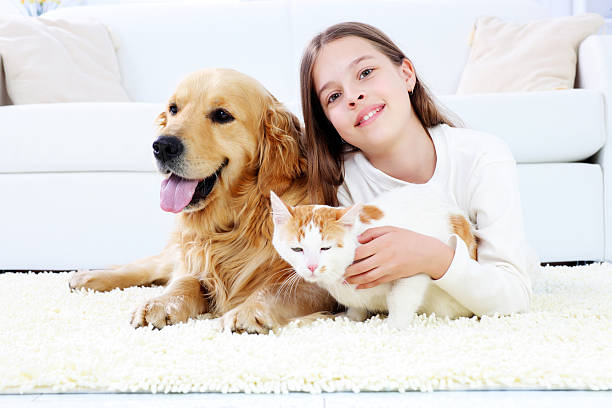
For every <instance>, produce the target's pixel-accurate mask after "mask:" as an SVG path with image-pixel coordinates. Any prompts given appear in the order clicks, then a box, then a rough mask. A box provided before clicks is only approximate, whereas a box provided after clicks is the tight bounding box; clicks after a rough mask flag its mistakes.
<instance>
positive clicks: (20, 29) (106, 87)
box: [0, 15, 129, 104]
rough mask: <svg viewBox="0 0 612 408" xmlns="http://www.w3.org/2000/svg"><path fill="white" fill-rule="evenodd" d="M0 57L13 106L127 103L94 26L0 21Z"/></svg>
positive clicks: (100, 28)
mask: <svg viewBox="0 0 612 408" xmlns="http://www.w3.org/2000/svg"><path fill="white" fill-rule="evenodd" d="M0 54H1V55H2V61H3V63H4V70H5V73H6V87H7V91H8V94H9V96H10V97H11V100H12V101H13V103H14V104H26V103H48V102H126V101H129V97H128V96H127V94H126V92H125V90H124V89H123V87H122V85H121V75H120V73H119V65H118V63H117V56H116V55H115V49H114V48H113V44H112V42H111V38H110V35H109V33H108V30H107V29H106V27H105V26H104V25H103V24H101V23H99V22H95V21H89V20H79V21H73V20H71V21H66V20H51V19H47V18H45V17H40V18H36V17H25V16H14V15H0Z"/></svg>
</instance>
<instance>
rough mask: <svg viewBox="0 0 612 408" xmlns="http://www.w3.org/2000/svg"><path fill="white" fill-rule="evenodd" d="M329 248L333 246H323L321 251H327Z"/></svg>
mask: <svg viewBox="0 0 612 408" xmlns="http://www.w3.org/2000/svg"><path fill="white" fill-rule="evenodd" d="M328 249H331V247H330V246H328V247H323V248H321V251H327V250H328Z"/></svg>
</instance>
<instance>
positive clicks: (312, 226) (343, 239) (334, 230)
mask: <svg viewBox="0 0 612 408" xmlns="http://www.w3.org/2000/svg"><path fill="white" fill-rule="evenodd" d="M270 200H271V203H272V218H273V220H274V236H273V239H272V244H273V245H274V248H276V251H277V252H278V254H279V255H280V256H281V257H282V258H283V259H284V260H285V261H287V262H288V263H289V264H290V265H291V266H292V267H293V269H295V271H296V272H297V273H298V274H299V275H300V276H302V277H303V278H304V279H305V280H307V281H309V282H315V283H327V284H335V283H337V282H338V281H342V280H343V279H344V278H343V275H344V271H345V269H346V267H347V266H349V265H350V264H351V263H352V262H353V259H354V256H355V249H356V248H357V240H356V239H355V234H354V233H352V229H353V227H354V225H355V223H356V222H357V219H358V217H359V213H360V211H361V205H358V204H356V205H353V206H351V207H346V208H344V207H338V208H335V207H328V206H326V205H298V206H295V207H291V206H289V205H287V204H286V203H285V202H283V201H282V200H281V199H280V198H279V197H278V196H277V195H276V194H274V192H272V191H271V192H270Z"/></svg>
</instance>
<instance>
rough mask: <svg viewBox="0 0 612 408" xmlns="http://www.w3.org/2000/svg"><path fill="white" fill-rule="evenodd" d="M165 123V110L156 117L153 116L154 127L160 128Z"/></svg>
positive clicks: (166, 118) (166, 121) (166, 117)
mask: <svg viewBox="0 0 612 408" xmlns="http://www.w3.org/2000/svg"><path fill="white" fill-rule="evenodd" d="M167 124H168V116H167V115H166V111H164V112H162V113H160V114H159V115H157V118H155V127H157V129H158V130H161V129H162V128H164V127H166V125H167Z"/></svg>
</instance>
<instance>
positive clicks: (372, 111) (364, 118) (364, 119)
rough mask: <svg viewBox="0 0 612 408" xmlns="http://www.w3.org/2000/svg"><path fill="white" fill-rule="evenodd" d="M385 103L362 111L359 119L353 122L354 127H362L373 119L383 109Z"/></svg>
mask: <svg viewBox="0 0 612 408" xmlns="http://www.w3.org/2000/svg"><path fill="white" fill-rule="evenodd" d="M385 106H386V105H384V104H383V105H379V106H374V107H372V108H367V110H366V112H363V111H362V113H361V114H360V115H359V120H358V121H357V123H355V127H363V126H365V125H367V124H369V123H371V122H373V121H375V120H376V119H377V118H378V116H380V113H381V112H382V111H383V109H385Z"/></svg>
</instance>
